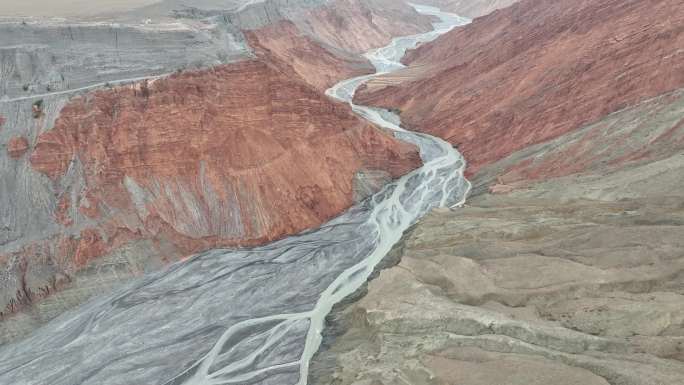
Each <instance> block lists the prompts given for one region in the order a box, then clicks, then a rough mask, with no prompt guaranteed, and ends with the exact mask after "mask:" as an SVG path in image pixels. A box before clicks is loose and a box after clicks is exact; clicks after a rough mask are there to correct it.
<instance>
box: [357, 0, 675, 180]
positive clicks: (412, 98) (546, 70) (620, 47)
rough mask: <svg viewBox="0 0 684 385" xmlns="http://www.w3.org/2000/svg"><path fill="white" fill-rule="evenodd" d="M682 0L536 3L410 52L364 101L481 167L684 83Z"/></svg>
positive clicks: (365, 93)
mask: <svg viewBox="0 0 684 385" xmlns="http://www.w3.org/2000/svg"><path fill="white" fill-rule="evenodd" d="M682 26H684V4H682V3H681V2H680V1H674V0H669V1H628V2H624V1H617V0H601V1H591V2H588V1H582V2H580V1H571V2H559V1H551V0H525V1H522V2H519V3H517V4H514V5H512V6H511V7H508V8H505V9H502V10H500V11H498V12H495V13H492V14H490V15H488V16H485V17H482V18H479V19H476V20H475V21H474V22H473V23H472V24H471V25H469V26H466V27H464V28H460V29H457V30H454V31H452V32H451V33H449V34H447V35H445V36H443V37H441V38H440V39H438V40H436V41H435V42H434V43H432V44H427V45H424V46H422V47H420V48H419V49H417V50H415V51H414V52H412V53H410V54H409V55H408V56H407V58H406V60H405V62H406V63H409V64H410V65H411V68H409V69H407V70H405V71H403V72H399V73H397V74H396V75H394V74H393V75H391V76H388V77H386V78H384V79H379V80H377V81H375V82H372V83H371V84H369V87H368V88H367V89H366V90H360V91H359V93H357V101H358V102H359V103H371V104H375V105H379V106H385V107H392V108H398V109H400V110H401V112H402V117H403V118H404V121H405V122H406V123H407V124H409V125H410V126H411V127H415V128H418V129H420V130H424V131H426V132H429V133H432V134H436V135H438V136H441V137H443V138H445V139H447V140H449V141H450V142H451V143H453V144H454V145H457V146H458V148H459V149H460V150H461V151H462V152H463V153H464V155H465V156H466V159H468V161H469V163H470V169H469V170H470V172H471V173H473V172H476V171H477V170H478V169H480V168H481V167H482V166H483V165H486V164H489V163H491V162H493V161H496V160H498V159H501V158H502V157H504V156H507V155H509V154H511V153H512V152H514V151H516V150H519V149H522V148H524V147H527V146H529V145H532V144H536V143H540V142H542V141H546V140H549V139H552V138H555V137H558V136H559V135H562V134H564V133H567V132H569V131H572V130H575V129H577V128H578V127H580V126H582V125H584V124H586V123H589V122H592V121H596V120H597V119H599V118H601V117H603V116H605V115H607V114H609V113H611V112H614V111H617V110H620V109H623V108H625V107H628V106H631V105H634V104H636V103H638V102H640V101H641V100H644V99H647V98H650V97H654V96H657V95H660V94H662V93H664V92H667V91H671V90H673V89H676V88H679V87H681V86H682V85H684V60H682V58H683V56H682V55H684V52H683V51H682V50H681V47H682V46H684V29H683V27H682Z"/></svg>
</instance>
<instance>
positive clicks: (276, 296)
mask: <svg viewBox="0 0 684 385" xmlns="http://www.w3.org/2000/svg"><path fill="white" fill-rule="evenodd" d="M413 7H414V8H415V9H416V10H417V11H418V12H420V13H422V14H426V15H432V16H435V17H436V18H438V19H439V22H436V23H435V24H434V30H433V31H431V32H428V33H424V34H419V35H413V36H406V37H399V38H396V39H394V40H393V41H392V43H391V44H389V45H388V46H386V47H383V48H379V49H376V50H372V51H370V52H368V53H367V54H366V57H367V58H368V59H369V60H370V61H371V62H372V63H373V64H374V65H375V67H376V70H377V73H376V74H374V75H368V76H361V77H357V78H353V79H348V80H345V81H342V82H340V83H339V84H337V85H335V86H334V87H332V88H330V89H329V90H328V91H327V94H328V95H329V96H330V97H332V98H335V99H338V100H341V101H343V102H346V103H349V104H350V105H351V107H352V108H353V110H354V111H355V112H356V113H357V114H359V115H360V116H361V117H363V118H365V119H367V120H369V121H371V122H372V123H374V124H376V125H378V126H380V127H383V128H385V129H387V130H391V131H393V132H394V134H395V135H396V137H397V138H399V139H401V140H404V141H407V142H410V143H413V144H415V145H416V146H418V147H419V149H420V153H421V157H422V159H423V163H424V165H423V166H422V167H421V168H419V169H417V170H415V171H413V172H411V173H410V174H408V175H405V176H404V177H402V178H400V179H398V180H396V181H394V182H393V183H391V184H389V185H387V186H386V187H385V188H384V189H383V190H382V191H380V192H378V193H377V194H375V195H374V196H372V197H370V198H369V199H367V200H366V201H364V202H363V203H361V204H358V205H356V206H354V207H352V208H351V209H349V210H348V211H347V212H346V213H344V214H342V215H341V216H339V217H337V218H336V219H334V220H332V221H330V222H328V223H326V224H325V225H323V226H321V227H320V228H318V229H316V230H312V231H308V232H305V233H301V234H298V235H295V236H291V237H288V238H285V239H282V240H280V241H277V242H274V243H272V244H269V245H266V246H262V247H256V248H253V249H249V250H225V249H217V250H211V251H208V252H205V253H202V254H199V255H197V256H195V257H193V258H191V259H190V260H188V261H185V262H182V263H178V264H175V265H173V266H171V267H170V268H169V269H167V270H165V271H162V272H159V273H154V274H150V275H148V276H145V277H143V278H141V279H140V280H138V281H136V282H134V283H131V284H129V285H127V286H126V287H124V288H122V289H121V290H119V291H117V292H116V293H114V294H112V295H110V296H107V297H102V298H99V299H96V300H94V301H92V302H90V303H87V304H85V305H82V306H80V307H79V308H77V309H75V310H74V311H71V312H68V313H66V314H64V315H62V316H60V317H58V318H57V319H55V320H53V321H52V322H50V323H49V324H47V325H46V326H44V327H43V328H41V329H39V330H38V331H36V332H35V333H34V334H33V335H31V336H30V337H29V338H27V339H24V340H22V341H20V342H18V343H15V344H12V345H9V346H4V347H2V348H0V383H2V384H14V385H25V384H36V385H45V384H50V385H77V384H97V385H132V384H133V385H137V384H140V385H142V384H163V385H225V384H239V385H248V384H263V385H288V384H292V385H294V384H297V385H306V384H307V375H308V371H309V362H310V360H311V358H312V357H313V355H314V354H315V353H316V351H317V350H318V348H319V346H320V343H321V331H322V330H323V328H324V322H325V317H326V315H328V314H329V313H330V311H331V309H332V307H333V306H334V305H335V304H336V303H338V302H340V301H341V300H342V299H344V298H345V297H346V296H348V295H350V294H352V293H354V292H355V291H356V290H357V289H359V288H360V287H361V286H362V285H363V284H364V283H365V282H366V281H367V279H368V278H369V276H370V275H371V273H372V272H373V269H374V267H375V266H376V265H377V264H378V263H379V262H380V261H381V260H382V258H383V257H384V256H385V255H386V254H387V253H388V252H389V251H390V249H391V248H392V246H393V245H394V244H395V243H397V242H398V241H399V240H400V238H401V236H402V234H403V232H404V231H405V230H406V229H407V228H408V227H409V226H411V225H412V224H414V223H415V222H416V221H417V220H419V219H420V218H421V217H422V216H424V215H425V214H426V213H427V212H428V211H430V210H431V209H433V208H435V207H444V206H447V207H453V206H458V205H461V204H463V202H464V201H465V197H466V195H467V193H468V191H469V190H470V183H469V182H468V181H467V180H466V179H465V178H464V177H463V171H464V168H465V161H464V159H463V157H462V156H461V154H459V153H458V152H457V151H456V150H455V149H454V148H453V147H452V146H451V145H450V144H448V143H447V142H445V141H443V140H441V139H438V138H435V137H432V136H430V135H426V134H420V133H415V132H411V131H408V130H406V129H404V128H402V127H401V126H400V119H399V117H398V116H397V115H396V114H393V113H391V112H388V111H385V110H380V109H375V108H371V107H366V106H360V105H355V104H353V103H352V97H353V95H354V92H355V90H356V89H357V88H358V87H359V85H361V84H363V83H364V82H365V81H367V80H369V79H371V78H373V77H375V76H378V75H380V74H385V73H388V72H391V71H395V70H397V69H400V68H402V67H403V65H402V64H401V63H400V62H399V60H400V58H401V57H402V56H403V55H404V53H405V52H406V50H407V49H410V48H413V47H415V46H417V45H418V44H419V43H421V42H426V41H430V40H432V39H434V38H436V37H437V36H439V35H440V34H443V33H445V32H447V31H449V30H450V29H452V28H453V27H455V26H459V25H463V24H465V23H467V22H468V20H467V19H464V18H461V17H458V16H456V15H453V14H448V13H444V12H441V11H440V10H438V9H436V8H432V7H427V6H420V5H413Z"/></svg>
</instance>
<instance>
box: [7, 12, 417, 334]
mask: <svg viewBox="0 0 684 385" xmlns="http://www.w3.org/2000/svg"><path fill="white" fill-rule="evenodd" d="M200 3H201V2H198V1H194V2H192V1H191V2H189V3H187V4H184V5H183V6H182V7H180V8H176V7H177V6H178V4H175V3H174V2H173V1H166V2H162V3H159V4H154V5H152V6H149V7H145V8H142V9H139V10H136V11H135V12H128V13H121V14H117V15H111V16H107V18H101V19H98V21H96V22H94V21H88V20H78V21H74V20H55V19H46V20H42V19H35V20H34V19H27V20H19V19H18V20H5V21H3V22H2V23H0V29H2V30H3V31H6V32H7V33H3V34H1V35H2V38H0V39H1V40H2V44H0V46H3V47H6V48H2V49H1V50H0V59H1V60H0V70H1V71H2V74H3V76H1V77H0V78H2V82H1V83H2V84H1V85H0V87H1V88H2V93H3V95H4V99H3V101H0V143H2V145H3V150H2V151H0V171H1V172H0V178H2V183H0V214H1V215H0V220H1V222H0V268H1V272H0V286H1V290H0V312H1V313H2V314H3V317H4V319H3V321H2V322H3V325H2V336H1V337H2V338H1V340H2V341H9V340H12V339H15V338H18V337H20V336H21V335H23V334H25V333H27V332H29V331H30V330H31V329H33V328H35V327H37V326H38V325H40V324H42V323H44V322H46V321H48V320H49V319H51V318H52V317H54V316H56V315H58V314H60V313H61V312H63V311H64V310H65V309H68V308H70V307H72V306H75V305H77V304H79V303H81V302H83V301H85V300H87V298H89V297H90V296H92V295H94V294H97V293H106V292H107V291H108V290H111V289H112V288H113V287H116V286H117V285H120V284H121V283H122V282H124V281H126V280H129V279H132V278H133V277H135V276H138V275H140V274H142V273H144V272H148V271H154V270H157V269H159V268H162V267H163V266H164V265H166V264H168V263H170V262H173V261H177V260H178V259H179V258H184V257H187V256H189V255H191V254H192V253H195V252H197V251H199V250H203V249H207V248H213V247H225V246H230V247H234V246H250V245H255V244H260V243H264V242H268V241H271V240H274V239H277V238H279V237H283V236H286V235H288V234H292V233H296V232H299V231H302V230H305V229H307V228H311V227H315V226H317V225H319V224H321V223H323V222H325V221H326V220H328V219H330V218H331V217H333V216H335V215H337V214H339V213H341V212H342V211H343V210H345V209H346V208H347V207H349V206H350V205H351V204H352V203H354V202H358V201H360V200H362V199H364V198H365V197H367V196H368V195H369V194H371V193H372V192H374V191H377V189H379V188H380V187H382V184H383V183H386V182H387V181H388V180H390V179H392V178H394V177H397V176H399V175H401V174H403V173H406V172H407V171H409V170H411V169H413V168H415V167H417V166H418V165H419V164H420V159H419V156H418V154H417V151H416V149H415V148H414V147H413V146H408V145H405V144H402V143H400V142H398V141H396V140H394V138H392V137H391V136H390V135H388V134H386V133H384V132H382V131H378V129H377V128H375V127H371V126H369V125H367V124H365V123H362V122H361V120H359V119H357V118H356V117H355V116H353V114H351V111H350V110H349V108H348V107H347V106H343V105H339V104H337V103H334V102H332V101H330V100H329V99H328V98H327V97H325V96H324V95H323V91H324V90H325V89H326V88H327V87H328V86H330V85H332V84H333V83H335V82H336V81H338V80H340V79H342V78H347V77H351V76H356V75H362V74H366V73H370V72H371V71H372V67H371V66H370V63H368V61H366V60H365V59H363V58H361V57H360V56H359V55H358V52H356V51H357V50H359V49H365V48H367V47H376V46H379V45H383V44H386V43H387V42H388V41H389V39H391V37H392V35H393V34H399V33H401V32H402V29H405V30H406V31H420V30H427V29H428V28H429V20H428V19H426V18H421V17H418V16H417V14H416V13H415V11H414V10H413V9H412V8H411V7H409V6H407V5H403V4H402V5H392V3H391V2H389V3H388V2H386V1H375V2H373V3H372V4H371V3H365V2H360V1H348V0H340V1H336V2H331V3H327V4H325V5H323V4H322V3H321V2H320V1H298V2H292V1H285V0H270V1H265V2H257V3H254V4H251V5H248V6H246V7H244V8H242V7H241V8H240V9H239V10H237V11H236V10H221V9H215V8H211V7H209V6H208V5H207V4H204V3H202V4H204V5H202V4H200ZM174 4H175V5H174ZM383 4H384V5H387V4H389V5H392V6H391V9H393V10H394V11H392V12H393V13H392V14H391V17H394V16H398V15H399V14H398V13H397V12H401V14H402V15H403V16H401V17H402V18H403V19H402V20H403V21H402V22H400V23H398V24H397V25H394V24H392V23H390V22H389V20H391V18H390V16H387V15H385V16H382V17H380V16H378V15H379V14H380V12H381V8H380V7H381V6H383ZM201 5H202V6H201ZM323 7H327V8H325V9H324V8H323ZM338 8H339V9H344V10H346V12H347V13H344V17H348V18H349V20H346V19H344V18H342V19H338V20H336V21H335V22H336V23H337V24H336V25H335V27H327V26H326V23H328V22H331V20H329V19H328V18H327V17H328V16H329V15H331V12H333V10H337V9H338ZM313 16H316V17H320V19H318V20H315V21H312V23H311V24H306V23H304V21H303V20H309V18H311V17H313ZM141 17H150V18H151V19H150V20H148V21H145V22H144V23H143V22H141V20H140V18H141ZM414 17H415V18H414ZM340 23H342V24H340ZM357 27H362V30H357ZM319 29H324V30H327V29H329V30H335V31H338V32H339V33H345V34H347V35H346V36H347V37H346V38H345V39H344V41H345V42H352V43H350V44H351V46H344V45H342V46H336V45H334V44H333V43H335V42H334V41H332V40H330V39H328V38H325V37H323V38H318V37H317V34H318V32H317V31H318V30H319ZM369 30H372V31H373V34H372V35H370V36H369V39H368V40H366V39H365V35H364V33H365V32H367V31H369ZM326 41H328V43H326ZM10 46H11V47H10ZM347 49H351V50H352V51H348V50H347ZM236 60H242V61H240V62H237V63H234V64H225V63H226V62H234V61H236ZM181 70H184V71H181ZM171 73H172V74H171ZM151 75H163V76H162V77H158V76H153V77H149V76H151ZM139 77H149V78H148V79H147V80H144V81H143V80H140V79H139ZM81 87H83V88H81ZM17 311H19V313H17ZM10 313H14V314H13V315H12V316H11V317H6V316H7V315H8V314H10Z"/></svg>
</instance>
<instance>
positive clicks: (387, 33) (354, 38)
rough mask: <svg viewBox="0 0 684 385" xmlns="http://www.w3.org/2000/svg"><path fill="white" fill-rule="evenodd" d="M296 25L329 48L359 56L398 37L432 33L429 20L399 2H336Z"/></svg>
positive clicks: (303, 18)
mask: <svg viewBox="0 0 684 385" xmlns="http://www.w3.org/2000/svg"><path fill="white" fill-rule="evenodd" d="M295 22H296V23H297V25H299V26H300V28H301V29H302V31H305V32H308V33H309V34H310V35H311V36H314V37H315V38H316V39H317V40H318V41H320V42H322V43H324V44H326V45H327V46H330V47H335V48H338V49H342V50H345V51H348V52H355V53H362V52H366V51H368V50H370V49H372V48H377V47H382V46H384V45H387V44H389V42H390V41H391V40H392V38H394V37H396V36H404V35H411V34H414V33H420V32H426V31H429V30H431V29H432V24H431V19H430V18H429V17H426V16H423V15H420V14H419V13H417V12H416V11H415V10H414V9H413V8H412V7H411V6H409V5H408V4H406V3H405V2H403V1H395V0H363V1H360V0H335V1H332V2H330V3H329V4H327V5H326V6H323V7H320V8H315V9H314V10H312V11H311V12H309V13H307V14H305V15H303V16H302V17H299V18H297V20H295Z"/></svg>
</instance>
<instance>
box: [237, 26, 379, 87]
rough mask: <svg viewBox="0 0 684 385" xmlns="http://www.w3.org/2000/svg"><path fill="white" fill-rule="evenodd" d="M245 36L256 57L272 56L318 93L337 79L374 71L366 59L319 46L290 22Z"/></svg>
mask: <svg viewBox="0 0 684 385" xmlns="http://www.w3.org/2000/svg"><path fill="white" fill-rule="evenodd" d="M245 36H246V37H247V41H248V42H249V45H250V46H251V47H252V48H253V49H254V50H255V51H256V53H257V55H260V56H273V57H276V58H278V60H279V61H281V62H283V63H287V64H288V65H289V66H291V67H292V70H294V71H295V72H296V73H297V74H298V75H299V76H301V77H302V79H304V80H305V81H306V82H308V83H309V84H311V85H312V86H314V87H315V88H316V89H318V90H319V91H325V90H326V89H328V88H330V87H331V86H333V85H334V84H335V83H337V82H339V81H340V80H343V79H348V78H351V77H355V76H360V75H365V74H370V73H373V72H375V69H374V68H373V66H372V65H371V64H370V62H368V61H367V60H363V59H362V58H360V57H359V56H357V55H351V54H349V53H346V52H344V51H342V50H333V49H328V48H325V47H323V45H321V44H320V43H318V42H317V41H315V40H314V39H313V38H312V37H310V36H308V35H306V34H304V33H303V32H301V31H300V30H299V28H298V27H297V26H296V25H295V24H294V23H292V22H291V21H283V22H280V23H277V24H274V25H269V26H266V27H264V28H260V29H257V30H253V31H246V32H245Z"/></svg>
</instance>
